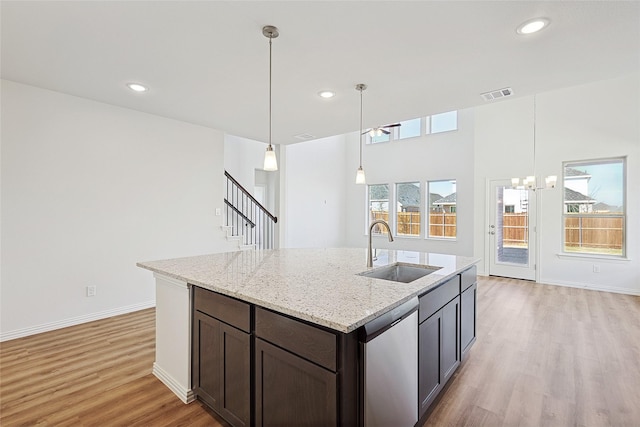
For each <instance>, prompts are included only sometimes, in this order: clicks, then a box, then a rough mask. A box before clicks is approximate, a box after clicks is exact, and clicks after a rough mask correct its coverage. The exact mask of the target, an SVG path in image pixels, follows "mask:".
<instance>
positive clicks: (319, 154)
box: [282, 135, 355, 248]
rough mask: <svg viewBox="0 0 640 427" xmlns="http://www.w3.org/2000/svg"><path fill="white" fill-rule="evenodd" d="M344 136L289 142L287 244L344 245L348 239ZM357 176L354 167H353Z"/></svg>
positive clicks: (297, 246) (287, 151)
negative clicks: (290, 143)
mask: <svg viewBox="0 0 640 427" xmlns="http://www.w3.org/2000/svg"><path fill="white" fill-rule="evenodd" d="M345 139H346V138H345V136H344V135H342V136H336V137H330V138H323V139H318V140H314V141H307V142H303V143H299V144H293V145H287V146H286V147H284V149H283V150H282V152H283V153H284V154H285V156H286V168H285V169H284V174H285V175H284V180H285V181H286V183H287V184H286V189H285V197H284V199H285V205H286V222H283V225H282V227H284V229H285V230H284V245H283V247H288V248H304V247H325V248H327V247H342V246H345V243H346V233H345V227H346V224H347V220H346V217H347V216H348V215H349V214H350V213H349V212H347V211H346V209H345V202H346V191H345V189H346V187H347V185H345V182H347V181H348V176H346V175H345V174H346V142H345ZM354 177H355V169H354Z"/></svg>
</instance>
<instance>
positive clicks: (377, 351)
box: [359, 297, 418, 427]
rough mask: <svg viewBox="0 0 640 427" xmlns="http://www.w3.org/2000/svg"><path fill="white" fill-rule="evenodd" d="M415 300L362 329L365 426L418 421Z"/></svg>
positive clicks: (385, 426)
mask: <svg viewBox="0 0 640 427" xmlns="http://www.w3.org/2000/svg"><path fill="white" fill-rule="evenodd" d="M417 309H418V298H417V297H416V298H412V299H411V300H409V301H407V302H406V303H404V304H402V305H400V306H398V307H396V308H395V309H393V310H391V311H390V312H388V313H386V314H383V315H382V316H380V317H378V318H377V319H375V320H372V321H371V322H369V323H367V324H366V325H364V326H362V328H361V329H360V332H359V340H360V351H361V353H360V354H361V356H362V357H361V359H360V364H361V365H360V366H361V369H362V371H361V372H363V375H362V376H361V383H360V387H361V394H360V396H361V402H362V406H361V407H362V408H363V414H362V416H363V421H364V425H365V426H366V427H374V426H377V427H391V426H393V427H405V426H406V427H413V426H414V425H415V424H416V422H418V312H417Z"/></svg>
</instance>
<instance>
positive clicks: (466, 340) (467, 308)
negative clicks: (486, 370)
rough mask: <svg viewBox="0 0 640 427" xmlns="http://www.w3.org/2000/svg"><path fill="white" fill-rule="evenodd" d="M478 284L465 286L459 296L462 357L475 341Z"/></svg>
mask: <svg viewBox="0 0 640 427" xmlns="http://www.w3.org/2000/svg"><path fill="white" fill-rule="evenodd" d="M477 290H478V284H477V283H474V284H473V285H471V286H470V287H469V288H467V289H466V290H465V291H464V292H463V293H462V295H461V297H460V341H461V344H460V347H461V348H462V358H463V359H464V357H465V356H466V355H467V353H468V352H469V349H470V348H471V346H472V345H473V343H474V342H475V341H476V301H477Z"/></svg>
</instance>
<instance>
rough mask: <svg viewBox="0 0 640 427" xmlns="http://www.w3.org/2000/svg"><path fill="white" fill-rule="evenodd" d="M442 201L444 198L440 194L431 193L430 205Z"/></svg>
mask: <svg viewBox="0 0 640 427" xmlns="http://www.w3.org/2000/svg"><path fill="white" fill-rule="evenodd" d="M439 199H442V196H441V195H440V194H438V193H429V205H433V202H435V201H436V200H439Z"/></svg>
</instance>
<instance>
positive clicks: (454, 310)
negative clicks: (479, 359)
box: [440, 297, 460, 383]
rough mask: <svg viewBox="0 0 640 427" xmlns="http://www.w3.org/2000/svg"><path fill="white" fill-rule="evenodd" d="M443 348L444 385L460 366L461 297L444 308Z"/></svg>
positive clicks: (441, 351) (441, 356) (441, 355)
mask: <svg viewBox="0 0 640 427" xmlns="http://www.w3.org/2000/svg"><path fill="white" fill-rule="evenodd" d="M441 336H442V347H441V350H440V358H441V360H440V363H441V367H442V377H443V383H446V382H447V381H448V380H449V378H450V377H451V375H453V373H454V372H455V370H456V369H457V368H458V366H460V297H456V298H454V299H453V300H452V301H450V302H449V303H448V304H447V305H445V306H444V307H442V335H441Z"/></svg>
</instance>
